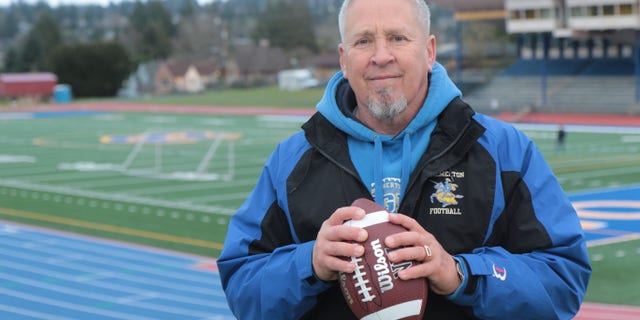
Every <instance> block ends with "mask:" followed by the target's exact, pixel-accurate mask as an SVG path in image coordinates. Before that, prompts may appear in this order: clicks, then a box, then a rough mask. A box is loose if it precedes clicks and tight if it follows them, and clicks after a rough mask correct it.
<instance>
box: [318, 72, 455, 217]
mask: <svg viewBox="0 0 640 320" xmlns="http://www.w3.org/2000/svg"><path fill="white" fill-rule="evenodd" d="M461 95H462V94H461V92H460V90H459V89H458V88H457V87H456V86H455V84H454V83H453V82H452V81H451V79H449V76H448V75H447V72H446V70H445V69H444V67H442V65H440V64H439V63H437V62H436V63H435V65H434V67H433V70H432V72H431V74H430V81H429V91H428V95H427V98H426V99H425V102H424V103H423V105H422V108H421V109H420V110H419V111H418V114H416V116H415V117H414V118H413V120H411V122H410V123H409V124H408V125H407V126H406V127H405V128H404V129H403V130H402V131H401V132H400V133H399V134H397V135H386V134H381V133H378V132H375V131H373V130H371V129H370V128H369V127H367V126H366V125H364V124H363V123H362V122H360V121H358V120H357V119H356V118H355V117H354V116H353V109H354V108H355V104H356V101H355V95H354V93H353V90H352V89H351V87H350V86H349V83H348V81H347V80H346V79H345V78H344V76H343V74H342V72H338V73H336V74H335V75H334V76H333V78H332V79H331V80H330V81H329V83H328V84H327V88H326V90H325V93H324V96H323V97H322V99H321V100H320V102H319V103H318V105H317V107H316V108H317V110H318V112H320V113H321V114H322V115H323V116H324V117H325V118H327V119H328V120H329V121H330V122H331V123H332V124H333V125H335V126H336V127H337V128H339V129H340V130H342V131H344V132H345V133H346V134H347V135H348V145H349V153H350V156H351V161H352V162H353V164H354V166H355V167H356V169H357V170H358V174H359V175H360V178H361V179H362V182H363V183H365V185H366V186H367V187H368V188H369V190H370V191H371V195H372V197H373V199H374V200H375V201H376V202H377V203H379V204H380V205H382V206H384V207H385V208H386V209H387V210H389V211H390V212H397V208H398V207H399V206H400V201H401V199H402V196H403V195H404V192H405V188H406V185H407V184H408V183H409V177H410V175H411V172H412V171H413V169H414V168H415V166H416V164H417V162H418V160H419V159H420V157H421V156H422V154H423V153H424V151H425V150H426V149H427V146H428V145H429V141H430V137H431V133H432V132H433V129H434V128H435V126H436V124H437V118H438V115H439V114H440V112H442V110H444V108H445V107H446V106H447V105H448V104H449V102H451V100H453V99H454V98H456V97H459V96H461Z"/></svg>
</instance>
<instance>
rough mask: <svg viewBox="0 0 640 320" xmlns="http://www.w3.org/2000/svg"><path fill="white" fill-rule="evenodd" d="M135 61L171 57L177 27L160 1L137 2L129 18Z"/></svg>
mask: <svg viewBox="0 0 640 320" xmlns="http://www.w3.org/2000/svg"><path fill="white" fill-rule="evenodd" d="M129 21H130V22H131V30H129V31H130V35H129V38H131V39H133V40H132V43H133V44H134V50H133V54H134V56H135V60H137V61H145V60H151V59H164V58H167V57H169V56H170V55H171V37H172V36H173V35H174V34H175V27H174V26H173V22H172V21H171V15H170V14H169V12H168V11H167V9H166V7H165V6H164V4H163V3H162V2H161V1H159V0H150V1H148V2H147V3H146V4H143V3H142V2H140V1H138V2H136V4H135V6H134V9H133V12H132V13H131V15H130V17H129Z"/></svg>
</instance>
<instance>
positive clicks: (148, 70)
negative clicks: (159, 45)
mask: <svg viewBox="0 0 640 320" xmlns="http://www.w3.org/2000/svg"><path fill="white" fill-rule="evenodd" d="M159 67H160V62H158V61H149V62H145V63H141V64H139V65H138V67H137V68H136V70H135V71H134V72H132V73H131V74H130V75H129V77H128V78H127V80H126V81H125V82H124V85H123V86H122V88H120V91H119V92H118V95H119V96H124V97H137V96H139V95H146V94H151V93H155V91H156V89H155V77H156V73H157V72H158V68H159Z"/></svg>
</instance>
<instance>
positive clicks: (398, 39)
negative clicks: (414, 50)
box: [391, 36, 405, 42]
mask: <svg viewBox="0 0 640 320" xmlns="http://www.w3.org/2000/svg"><path fill="white" fill-rule="evenodd" d="M404 39H405V38H404V37H403V36H393V37H391V40H393V41H394V42H399V41H404Z"/></svg>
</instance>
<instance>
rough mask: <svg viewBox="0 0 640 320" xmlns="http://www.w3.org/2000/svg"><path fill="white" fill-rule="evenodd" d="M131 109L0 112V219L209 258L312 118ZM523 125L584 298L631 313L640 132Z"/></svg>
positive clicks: (637, 293) (639, 300)
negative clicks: (570, 206)
mask: <svg viewBox="0 0 640 320" xmlns="http://www.w3.org/2000/svg"><path fill="white" fill-rule="evenodd" d="M131 109H136V108H130V107H126V106H125V107H122V108H116V107H114V108H105V107H102V108H92V107H90V106H87V107H86V108H85V107H79V106H77V105H75V106H74V108H73V109H72V108H67V109H66V110H63V111H59V110H49V109H37V110H14V111H12V110H9V112H7V111H5V112H0V220H4V221H6V222H8V223H17V224H18V225H32V226H39V227H45V228H51V229H56V230H61V231H65V232H72V233H75V234H84V235H89V236H92V237H99V238H107V239H115V240H118V241H124V242H127V243H135V244H139V245H145V246H153V247H157V248H163V249H169V250H171V251H178V252H183V253H185V254H189V255H193V256H196V257H201V258H202V259H212V258H215V257H216V256H217V255H218V254H219V253H220V250H221V249H222V246H223V241H224V236H225V232H226V227H227V224H228V221H229V218H230V216H231V215H232V214H233V213H234V212H235V210H236V209H237V208H238V207H239V206H240V205H241V203H242V202H243V201H244V199H245V198H246V197H247V196H248V194H249V192H250V191H251V189H252V188H253V184H254V183H255V181H256V179H257V176H258V174H259V173H260V171H261V169H262V166H263V164H264V162H265V161H266V159H267V157H268V156H269V154H270V153H271V151H272V150H273V149H274V147H275V146H276V144H277V143H278V142H279V141H280V140H282V139H284V138H285V137H287V136H289V135H290V134H292V133H293V132H295V131H297V130H299V127H300V125H301V124H302V123H303V122H304V121H305V120H306V119H307V118H308V113H309V110H307V111H303V112H294V111H289V112H269V111H268V110H266V109H265V111H264V112H261V113H256V112H255V110H253V112H240V111H238V110H227V109H225V110H223V111H220V110H218V111H220V112H215V109H212V111H211V112H209V111H206V112H205V111H203V110H200V109H198V110H195V111H194V110H192V109H190V110H185V109H180V108H177V109H176V108H169V107H162V108H161V107H153V108H147V109H145V110H142V109H137V111H135V110H134V111H131ZM125 110H129V111H125ZM235 111H238V112H235ZM238 113H247V114H238ZM520 127H521V129H522V130H524V131H525V132H526V133H527V134H528V135H529V136H531V137H532V138H533V140H534V141H535V142H536V144H537V145H538V147H539V148H540V149H541V151H542V152H543V154H544V155H545V156H546V158H547V160H548V162H549V164H550V165H551V167H552V168H553V170H554V172H556V174H557V176H558V179H559V181H560V183H561V184H562V185H563V187H564V188H565V190H566V191H567V192H568V193H569V194H570V196H571V199H572V201H573V202H574V206H575V207H576V209H577V210H578V212H579V213H580V215H581V219H582V222H583V228H584V229H585V233H586V235H587V237H588V240H589V246H590V247H589V253H590V256H591V263H592V266H593V269H594V273H593V277H592V280H591V283H590V286H589V290H588V292H587V297H586V300H587V301H590V302H597V303H613V304H624V305H636V306H640V289H638V288H640V276H639V275H638V272H637V266H638V265H640V240H639V239H640V225H639V224H640V129H639V128H638V127H634V126H615V125H608V126H592V125H590V126H583V125H578V124H567V125H566V126H565V127H566V130H567V132H568V134H567V140H566V145H565V146H564V148H559V147H558V146H556V140H555V137H556V129H557V126H556V125H555V124H548V125H543V124H535V125H520ZM3 248H4V246H3ZM6 272H7V271H6V270H5V268H3V267H0V274H2V275H5V274H6ZM12 276H14V275H12ZM0 279H3V283H8V282H5V281H6V278H4V277H3V276H0ZM10 289H11V288H7V287H6V285H3V287H2V290H3V292H4V291H7V290H10ZM201 318H204V317H201Z"/></svg>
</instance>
